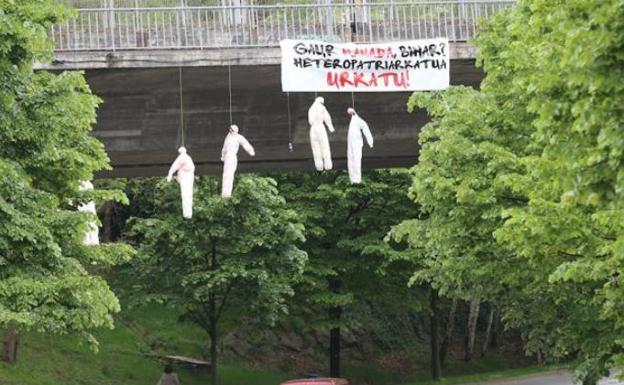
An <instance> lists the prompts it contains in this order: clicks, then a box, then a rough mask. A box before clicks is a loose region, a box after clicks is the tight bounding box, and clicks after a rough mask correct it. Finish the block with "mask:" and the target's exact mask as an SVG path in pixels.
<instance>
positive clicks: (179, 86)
mask: <svg viewBox="0 0 624 385" xmlns="http://www.w3.org/2000/svg"><path fill="white" fill-rule="evenodd" d="M182 87H183V85H182V67H181V66H180V67H178V88H179V90H180V134H179V137H180V146H178V147H185V140H184V99H183V95H182Z"/></svg>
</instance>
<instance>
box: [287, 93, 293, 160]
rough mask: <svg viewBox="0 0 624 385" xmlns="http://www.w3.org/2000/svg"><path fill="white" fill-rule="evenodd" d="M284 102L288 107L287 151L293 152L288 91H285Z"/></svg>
mask: <svg viewBox="0 0 624 385" xmlns="http://www.w3.org/2000/svg"><path fill="white" fill-rule="evenodd" d="M286 104H287V107H288V152H293V151H294V150H295V149H294V147H293V142H292V129H291V126H290V125H291V123H290V92H286Z"/></svg>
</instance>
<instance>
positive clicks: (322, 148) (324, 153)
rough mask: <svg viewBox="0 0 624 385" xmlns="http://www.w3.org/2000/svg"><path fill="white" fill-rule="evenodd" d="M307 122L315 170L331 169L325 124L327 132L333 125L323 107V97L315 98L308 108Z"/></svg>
mask: <svg viewBox="0 0 624 385" xmlns="http://www.w3.org/2000/svg"><path fill="white" fill-rule="evenodd" d="M308 122H309V123H310V146H311V147H312V155H313V156H314V166H315V167H316V169H317V171H323V170H331V169H332V167H333V166H332V159H331V150H330V148H329V139H328V138H327V133H326V132H325V125H327V129H328V130H329V132H334V126H333V125H332V121H331V116H330V115H329V112H327V109H326V108H325V99H323V98H322V97H320V96H319V97H318V98H316V99H315V100H314V103H312V106H311V107H310V109H309V110H308Z"/></svg>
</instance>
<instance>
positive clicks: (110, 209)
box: [102, 201, 115, 243]
mask: <svg viewBox="0 0 624 385" xmlns="http://www.w3.org/2000/svg"><path fill="white" fill-rule="evenodd" d="M114 205H115V203H114V202H113V201H107V202H104V218H102V241H103V242H104V243H110V242H113V213H114Z"/></svg>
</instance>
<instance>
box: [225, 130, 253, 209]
mask: <svg viewBox="0 0 624 385" xmlns="http://www.w3.org/2000/svg"><path fill="white" fill-rule="evenodd" d="M228 131H229V133H228V134H227V136H226V137H225V141H224V142H223V149H222V150H221V161H222V162H223V181H222V183H221V185H222V187H221V196H222V197H223V198H229V197H231V196H232V188H233V186H234V173H235V172H236V167H237V166H238V157H237V154H238V148H239V146H243V149H244V150H245V151H247V153H249V155H251V156H255V155H256V152H255V151H254V148H253V147H252V146H251V144H249V142H248V141H247V139H245V137H244V136H242V135H241V134H239V133H238V126H237V125H235V124H233V125H231V126H230V128H229V130H228Z"/></svg>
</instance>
